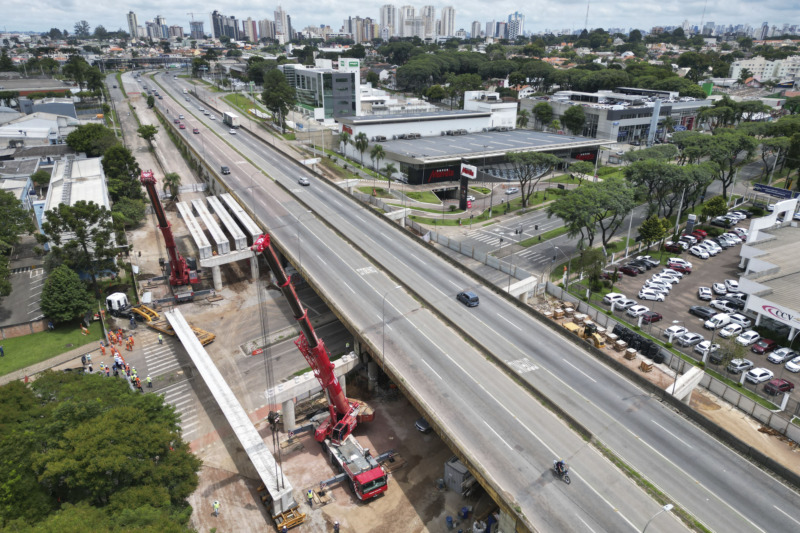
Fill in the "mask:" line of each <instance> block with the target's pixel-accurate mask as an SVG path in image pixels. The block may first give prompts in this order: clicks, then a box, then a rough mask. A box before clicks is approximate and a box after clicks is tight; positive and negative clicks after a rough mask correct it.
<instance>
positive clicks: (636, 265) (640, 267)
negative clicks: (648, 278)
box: [625, 261, 648, 274]
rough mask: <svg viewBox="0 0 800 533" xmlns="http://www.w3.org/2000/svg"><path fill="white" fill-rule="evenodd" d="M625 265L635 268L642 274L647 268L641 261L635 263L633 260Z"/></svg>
mask: <svg viewBox="0 0 800 533" xmlns="http://www.w3.org/2000/svg"><path fill="white" fill-rule="evenodd" d="M625 266H626V267H629V268H635V269H636V272H638V273H639V274H644V273H645V272H647V268H648V267H647V266H646V265H644V264H643V263H635V262H633V261H631V262H630V263H627V264H626V265H625Z"/></svg>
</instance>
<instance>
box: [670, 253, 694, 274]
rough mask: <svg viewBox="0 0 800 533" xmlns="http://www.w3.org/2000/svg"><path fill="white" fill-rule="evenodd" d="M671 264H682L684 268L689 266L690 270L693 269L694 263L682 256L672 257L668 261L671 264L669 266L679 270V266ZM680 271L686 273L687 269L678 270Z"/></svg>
mask: <svg viewBox="0 0 800 533" xmlns="http://www.w3.org/2000/svg"><path fill="white" fill-rule="evenodd" d="M670 265H680V266H681V267H682V268H684V269H686V268H688V269H689V270H690V271H691V269H692V263H690V262H689V261H687V260H686V259H681V258H680V257H670V258H669V260H668V261H667V266H669V268H671V269H672V270H678V269H677V268H675V267H673V266H670ZM678 272H683V273H684V274H685V273H686V272H685V270H678Z"/></svg>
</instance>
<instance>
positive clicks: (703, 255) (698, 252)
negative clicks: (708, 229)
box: [689, 246, 709, 259]
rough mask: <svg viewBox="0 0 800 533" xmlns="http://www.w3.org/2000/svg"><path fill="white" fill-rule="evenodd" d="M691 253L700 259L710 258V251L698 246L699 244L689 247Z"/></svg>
mask: <svg viewBox="0 0 800 533" xmlns="http://www.w3.org/2000/svg"><path fill="white" fill-rule="evenodd" d="M689 253H690V254H692V255H694V256H696V257H699V258H700V259H708V258H709V255H708V252H706V251H705V250H703V249H702V248H698V247H697V246H692V247H691V248H689Z"/></svg>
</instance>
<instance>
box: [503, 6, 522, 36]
mask: <svg viewBox="0 0 800 533" xmlns="http://www.w3.org/2000/svg"><path fill="white" fill-rule="evenodd" d="M506 31H507V32H508V39H510V40H513V39H516V38H517V37H520V36H522V35H524V34H525V15H523V14H522V13H518V12H516V11H515V12H514V13H512V14H510V15H509V16H508V26H507V27H506Z"/></svg>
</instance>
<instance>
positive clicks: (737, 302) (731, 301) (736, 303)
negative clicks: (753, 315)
mask: <svg viewBox="0 0 800 533" xmlns="http://www.w3.org/2000/svg"><path fill="white" fill-rule="evenodd" d="M720 300H723V301H725V302H728V307H733V308H734V309H736V310H737V311H741V310H742V309H744V304H745V302H744V300H742V299H741V298H733V297H732V296H727V295H726V296H724V297H722V298H720Z"/></svg>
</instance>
